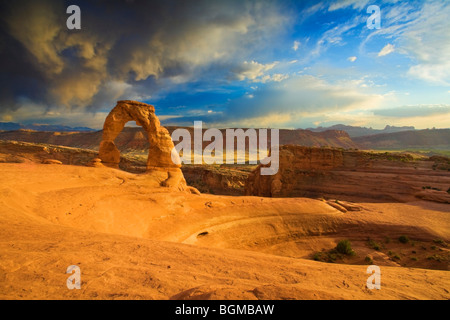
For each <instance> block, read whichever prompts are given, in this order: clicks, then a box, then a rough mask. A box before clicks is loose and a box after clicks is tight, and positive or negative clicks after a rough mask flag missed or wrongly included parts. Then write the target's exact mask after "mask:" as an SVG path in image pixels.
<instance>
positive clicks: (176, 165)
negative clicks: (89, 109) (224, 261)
mask: <svg viewBox="0 0 450 320" xmlns="http://www.w3.org/2000/svg"><path fill="white" fill-rule="evenodd" d="M128 121H135V122H136V124H137V125H139V126H141V127H142V128H143V129H144V131H145V132H146V133H147V138H148V142H149V144H150V147H149V152H148V159H147V173H151V174H153V175H154V176H157V177H158V178H159V179H161V180H162V181H161V185H162V186H166V187H175V188H178V189H183V188H184V187H185V186H186V181H185V179H184V177H183V173H182V172H181V169H180V167H181V164H180V161H176V160H177V159H178V160H179V157H178V154H172V151H173V150H174V145H173V142H172V138H171V137H170V134H169V132H168V131H167V129H166V128H164V127H162V126H161V124H160V122H159V119H158V117H157V116H156V115H155V107H154V106H152V105H149V104H146V103H142V102H137V101H132V100H122V101H118V102H117V105H116V106H115V107H114V109H112V110H111V112H110V113H109V115H108V116H107V117H106V120H105V123H104V125H103V137H102V141H101V143H100V149H99V158H100V159H101V161H102V164H103V165H105V166H108V167H112V168H118V167H119V162H120V151H119V149H118V148H117V147H116V145H115V143H114V140H115V139H116V137H117V136H118V135H119V133H120V132H121V131H122V130H123V128H124V126H125V124H126V123H127V122H128ZM173 158H174V159H175V162H174V161H172V159H173Z"/></svg>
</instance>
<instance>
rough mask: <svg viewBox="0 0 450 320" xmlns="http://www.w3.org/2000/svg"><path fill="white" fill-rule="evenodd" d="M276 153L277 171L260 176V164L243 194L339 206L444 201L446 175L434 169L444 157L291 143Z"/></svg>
mask: <svg viewBox="0 0 450 320" xmlns="http://www.w3.org/2000/svg"><path fill="white" fill-rule="evenodd" d="M279 155H280V160H279V164H280V167H279V171H278V173H277V174H275V175H261V174H260V167H261V165H260V166H259V167H258V168H257V169H256V170H255V171H253V172H252V173H251V174H250V175H249V178H248V179H247V182H246V190H245V191H246V195H254V196H265V197H313V198H325V199H338V200H339V203H338V204H339V205H340V206H342V203H344V202H341V200H348V201H394V202H409V201H417V199H418V198H419V199H423V200H428V201H434V202H441V203H448V202H449V201H450V200H449V199H450V197H449V194H448V193H447V192H446V190H450V188H449V186H450V171H448V170H447V168H446V167H445V166H439V165H440V163H444V161H447V160H446V159H444V160H442V161H441V162H439V163H438V162H433V161H426V160H420V159H414V158H413V157H412V156H411V155H408V154H392V153H387V152H386V153H375V152H363V151H356V150H339V149H329V148H310V147H302V146H296V145H285V146H281V147H280V153H279ZM432 160H435V161H436V159H432ZM336 206H337V205H336ZM345 209H346V210H350V209H349V208H345Z"/></svg>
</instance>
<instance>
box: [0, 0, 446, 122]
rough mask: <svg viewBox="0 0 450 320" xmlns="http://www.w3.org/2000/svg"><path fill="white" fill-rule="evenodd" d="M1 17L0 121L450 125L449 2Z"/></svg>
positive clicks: (126, 8)
mask: <svg viewBox="0 0 450 320" xmlns="http://www.w3.org/2000/svg"><path fill="white" fill-rule="evenodd" d="M69 5H78V6H79V8H80V11H81V29H79V30H69V29H68V28H67V25H66V21H67V19H68V18H69V17H70V15H71V14H68V13H66V10H67V7H68V6H69ZM371 5H375V6H378V8H379V9H380V16H379V28H373V27H374V26H375V25H373V23H375V22H377V20H373V18H374V16H372V13H373V11H371V10H369V11H368V8H369V6H371ZM369 9H370V8H369ZM0 12H1V13H0V121H2V122H19V123H22V124H32V123H38V124H59V125H66V126H72V127H76V126H85V127H91V128H94V129H101V128H102V126H103V122H104V120H105V117H106V115H107V114H108V113H109V111H110V110H111V109H112V108H113V107H114V106H115V103H116V101H118V100H126V99H130V100H138V101H142V102H147V103H149V104H152V105H154V106H155V109H156V115H157V116H158V117H159V118H160V120H161V122H162V124H163V125H183V126H193V123H194V121H203V122H204V127H216V128H225V127H243V128H247V127H270V128H310V127H317V126H323V127H325V126H331V125H334V124H339V123H342V124H346V125H353V126H364V127H373V128H377V129H382V128H384V127H385V126H386V125H394V126H415V127H416V128H418V129H424V128H433V127H436V128H450V19H448V17H450V1H447V0H429V1H401V0H379V1H370V0H341V1H327V0H324V1H307V0H306V1H289V0H279V1H261V0H258V1H250V0H248V1H246V0H239V1H233V0H226V1H225V0H222V1H219V0H216V1H214V0H205V1H170V0H169V1H167V0H166V1H137V0H136V1H130V0H128V1H113V0H109V1H106V0H103V1H76V0H73V1H51V0H48V1H42V0H33V1H21V0H15V1H6V0H0ZM368 20H369V21H368Z"/></svg>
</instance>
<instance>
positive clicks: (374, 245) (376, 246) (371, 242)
mask: <svg viewBox="0 0 450 320" xmlns="http://www.w3.org/2000/svg"><path fill="white" fill-rule="evenodd" d="M367 242H368V245H369V247H370V248H372V249H375V250H377V251H380V250H381V248H382V245H380V244H379V243H377V242H375V241H374V240H372V239H370V238H369V239H368V240H367Z"/></svg>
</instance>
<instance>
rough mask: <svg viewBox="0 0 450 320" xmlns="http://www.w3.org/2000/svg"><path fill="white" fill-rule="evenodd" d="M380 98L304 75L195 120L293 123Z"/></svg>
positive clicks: (369, 104)
mask: <svg viewBox="0 0 450 320" xmlns="http://www.w3.org/2000/svg"><path fill="white" fill-rule="evenodd" d="M381 100H382V97H381V96H379V95H376V94H367V93H362V92H360V90H359V89H358V86H357V85H355V84H350V83H345V84H343V85H338V84H330V83H328V82H326V81H324V80H322V79H320V78H317V77H314V76H310V75H305V76H296V77H292V78H289V79H287V80H284V81H281V82H279V83H275V82H272V83H270V84H268V85H266V86H264V87H263V88H259V89H257V90H255V91H254V93H252V98H251V99H249V97H248V95H246V96H244V97H242V98H240V99H235V100H232V101H230V102H229V103H228V104H227V105H226V106H224V108H223V110H222V112H220V113H216V114H213V115H210V114H204V115H198V116H197V117H196V118H195V119H197V120H202V121H205V122H206V123H207V124H208V125H211V126H213V125H214V126H223V125H224V124H228V125H230V126H243V127H255V126H261V125H267V126H277V125H278V126H280V125H282V124H285V125H287V124H289V125H291V126H293V125H295V123H296V122H298V121H299V120H301V118H302V117H304V116H314V115H321V114H324V113H329V112H344V111H349V110H354V109H358V108H362V109H371V108H375V107H377V106H378V105H379V102H380V101H381ZM195 119H194V118H190V117H182V118H179V119H172V120H171V121H169V122H168V123H172V124H188V123H189V122H191V123H192V121H194V120H195Z"/></svg>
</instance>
